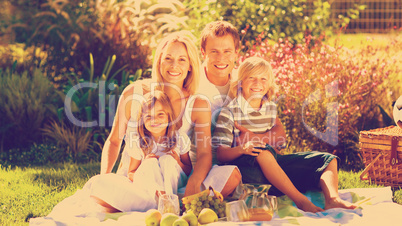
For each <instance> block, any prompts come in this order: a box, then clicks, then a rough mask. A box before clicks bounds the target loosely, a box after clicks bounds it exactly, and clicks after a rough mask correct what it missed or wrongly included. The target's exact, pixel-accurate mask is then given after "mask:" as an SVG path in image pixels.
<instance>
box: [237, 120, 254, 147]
mask: <svg viewBox="0 0 402 226" xmlns="http://www.w3.org/2000/svg"><path fill="white" fill-rule="evenodd" d="M234 125H235V127H236V128H237V129H238V130H240V135H239V136H238V137H236V140H235V141H236V145H242V144H246V143H247V142H248V141H251V140H253V139H256V138H254V137H255V134H254V133H253V132H251V131H250V130H248V129H247V128H246V127H244V126H241V125H239V124H238V123H237V122H235V123H234Z"/></svg>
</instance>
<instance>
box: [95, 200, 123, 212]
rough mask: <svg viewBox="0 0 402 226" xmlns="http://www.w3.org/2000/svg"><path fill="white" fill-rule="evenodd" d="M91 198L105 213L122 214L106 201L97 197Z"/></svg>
mask: <svg viewBox="0 0 402 226" xmlns="http://www.w3.org/2000/svg"><path fill="white" fill-rule="evenodd" d="M91 198H92V199H93V200H94V201H95V202H96V203H97V204H99V205H100V208H102V212H104V213H117V212H121V211H120V210H118V209H116V208H114V207H113V206H111V205H109V204H108V203H106V202H105V201H103V200H102V199H100V198H98V197H95V196H91Z"/></svg>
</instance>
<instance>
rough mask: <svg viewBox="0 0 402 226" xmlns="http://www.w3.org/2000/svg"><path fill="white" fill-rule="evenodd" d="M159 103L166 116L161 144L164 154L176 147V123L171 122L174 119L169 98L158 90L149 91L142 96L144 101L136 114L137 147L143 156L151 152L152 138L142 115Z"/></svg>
mask: <svg viewBox="0 0 402 226" xmlns="http://www.w3.org/2000/svg"><path fill="white" fill-rule="evenodd" d="M157 102H159V103H160V104H161V105H162V108H163V110H164V111H165V113H166V114H167V116H168V126H167V128H166V133H165V136H164V137H163V143H164V144H165V145H166V149H165V150H164V151H165V152H168V151H170V150H172V149H173V148H175V147H176V143H177V142H176V131H177V129H178V128H177V123H174V122H173V120H174V119H175V118H176V117H175V114H174V111H173V107H172V105H171V104H170V100H169V97H168V96H167V95H166V94H165V93H163V92H162V91H159V90H154V91H151V92H150V93H147V94H145V95H144V100H143V102H142V104H141V108H140V110H139V112H138V116H137V121H138V127H137V132H138V136H139V146H140V148H141V149H142V151H143V152H144V155H145V156H146V155H148V154H150V153H151V152H152V150H153V148H154V147H153V144H154V141H153V138H152V134H151V132H150V131H149V130H147V128H146V127H145V122H144V119H143V115H144V113H145V112H148V111H151V110H152V109H153V108H154V107H155V104H156V103H157Z"/></svg>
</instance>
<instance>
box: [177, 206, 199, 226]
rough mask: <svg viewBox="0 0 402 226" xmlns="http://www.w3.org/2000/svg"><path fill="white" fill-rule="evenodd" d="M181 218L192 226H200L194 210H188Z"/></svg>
mask: <svg viewBox="0 0 402 226" xmlns="http://www.w3.org/2000/svg"><path fill="white" fill-rule="evenodd" d="M181 218H183V219H184V220H186V221H187V223H188V224H189V225H190V226H197V225H198V218H197V216H196V215H195V214H194V212H193V211H192V210H188V211H187V212H186V213H185V214H184V215H183V216H182V217H181Z"/></svg>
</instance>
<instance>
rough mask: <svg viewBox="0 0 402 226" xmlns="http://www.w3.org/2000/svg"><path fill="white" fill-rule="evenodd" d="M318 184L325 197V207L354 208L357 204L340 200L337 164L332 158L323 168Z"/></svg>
mask: <svg viewBox="0 0 402 226" xmlns="http://www.w3.org/2000/svg"><path fill="white" fill-rule="evenodd" d="M320 186H321V189H322V192H323V194H324V197H325V209H331V208H346V209H354V208H356V207H357V206H356V205H354V204H352V203H350V202H347V201H344V200H342V199H341V198H340V197H339V193H338V164H337V159H336V158H335V159H333V160H332V161H331V162H330V163H329V164H328V166H327V168H326V169H325V170H324V172H323V173H322V175H321V178H320Z"/></svg>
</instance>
